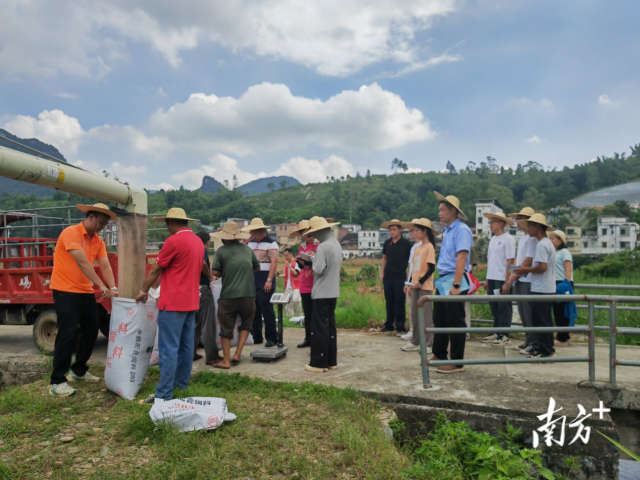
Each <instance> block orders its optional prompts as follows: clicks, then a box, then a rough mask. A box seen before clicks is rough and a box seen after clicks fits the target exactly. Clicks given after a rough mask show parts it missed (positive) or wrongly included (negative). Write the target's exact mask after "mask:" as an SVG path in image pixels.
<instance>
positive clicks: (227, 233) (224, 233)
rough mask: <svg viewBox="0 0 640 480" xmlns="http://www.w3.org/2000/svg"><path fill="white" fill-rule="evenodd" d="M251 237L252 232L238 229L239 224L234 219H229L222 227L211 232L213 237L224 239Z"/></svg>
mask: <svg viewBox="0 0 640 480" xmlns="http://www.w3.org/2000/svg"><path fill="white" fill-rule="evenodd" d="M249 237H251V234H250V233H244V232H241V231H240V230H239V229H238V224H237V223H236V222H233V221H228V222H227V223H225V224H224V225H223V226H222V228H220V229H218V230H217V231H216V232H214V233H212V234H211V238H221V239H222V240H246V239H247V238H249Z"/></svg>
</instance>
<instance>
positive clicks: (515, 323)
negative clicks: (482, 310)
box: [471, 318, 522, 325]
mask: <svg viewBox="0 0 640 480" xmlns="http://www.w3.org/2000/svg"><path fill="white" fill-rule="evenodd" d="M471 323H490V324H491V325H493V320H483V319H481V318H472V319H471ZM511 325H522V322H511Z"/></svg>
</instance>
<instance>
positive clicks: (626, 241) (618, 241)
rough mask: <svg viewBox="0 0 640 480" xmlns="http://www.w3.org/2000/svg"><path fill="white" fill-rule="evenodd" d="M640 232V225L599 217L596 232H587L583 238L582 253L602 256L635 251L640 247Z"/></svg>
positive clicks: (609, 217)
mask: <svg viewBox="0 0 640 480" xmlns="http://www.w3.org/2000/svg"><path fill="white" fill-rule="evenodd" d="M639 231H640V225H638V224H637V223H634V222H628V221H627V219H626V218H619V217H614V216H602V217H598V227H597V228H596V231H595V232H586V233H585V234H584V236H583V237H582V253H583V254H585V255H600V254H605V253H615V252H621V251H623V250H633V249H634V248H636V247H637V246H638V233H639ZM567 240H568V239H567Z"/></svg>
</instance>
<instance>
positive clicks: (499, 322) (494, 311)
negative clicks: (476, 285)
mask: <svg viewBox="0 0 640 480" xmlns="http://www.w3.org/2000/svg"><path fill="white" fill-rule="evenodd" d="M484 216H485V217H487V218H488V219H489V229H490V230H491V233H493V236H492V237H491V240H489V251H488V253H487V276H486V279H485V281H484V289H485V291H486V292H487V294H489V295H509V294H510V293H511V285H510V284H509V276H510V273H509V267H510V266H511V265H513V262H514V261H515V258H516V241H515V239H514V238H513V237H512V236H511V235H509V234H508V233H505V231H504V227H505V226H506V225H509V226H512V225H513V220H511V219H510V218H507V216H506V215H505V214H504V213H502V212H498V213H485V214H484ZM489 308H490V309H491V315H492V316H493V326H494V327H496V328H505V327H506V328H508V327H511V317H512V311H513V310H512V308H511V304H510V303H508V302H489ZM482 342H483V343H488V344H490V345H491V346H493V347H501V346H503V345H509V344H510V343H511V341H510V339H509V334H498V333H494V334H491V335H488V336H486V337H484V338H483V339H482Z"/></svg>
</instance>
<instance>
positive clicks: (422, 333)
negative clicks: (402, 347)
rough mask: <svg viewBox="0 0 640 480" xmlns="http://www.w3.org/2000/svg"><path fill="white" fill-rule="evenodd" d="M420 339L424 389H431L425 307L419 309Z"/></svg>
mask: <svg viewBox="0 0 640 480" xmlns="http://www.w3.org/2000/svg"><path fill="white" fill-rule="evenodd" d="M418 332H419V334H418V337H420V362H421V366H422V387H423V388H431V383H430V382H429V368H428V367H427V339H426V335H427V332H426V331H425V325H424V306H423V307H419V308H418Z"/></svg>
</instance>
